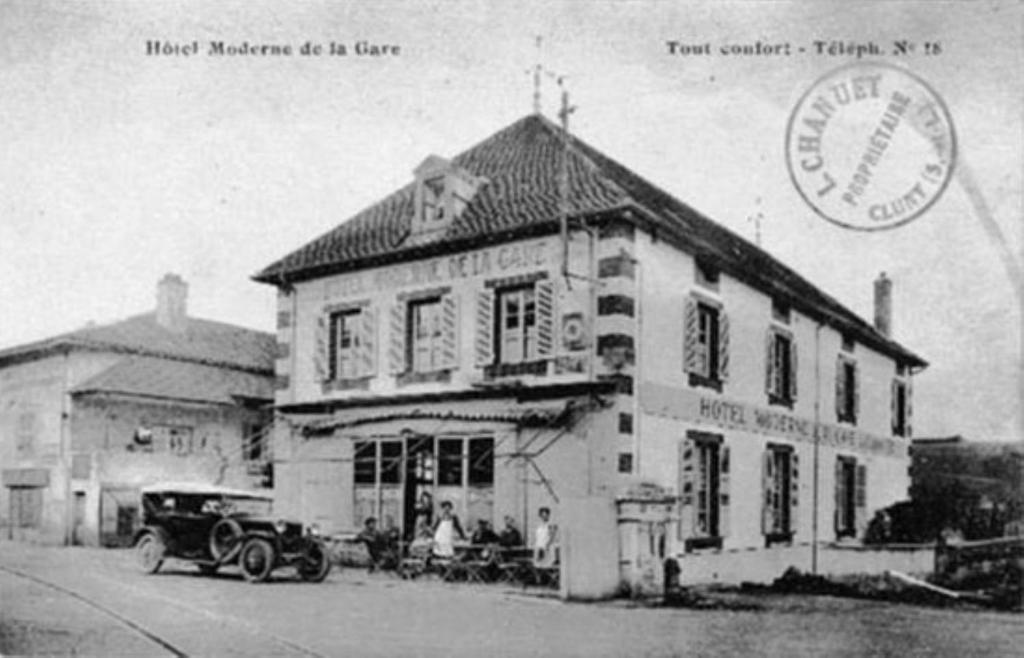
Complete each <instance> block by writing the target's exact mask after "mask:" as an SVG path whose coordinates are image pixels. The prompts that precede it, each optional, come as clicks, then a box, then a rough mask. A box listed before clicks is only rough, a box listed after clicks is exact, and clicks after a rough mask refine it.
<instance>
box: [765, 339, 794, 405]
mask: <svg viewBox="0 0 1024 658" xmlns="http://www.w3.org/2000/svg"><path fill="white" fill-rule="evenodd" d="M796 354H797V351H796V344H795V343H794V342H793V337H792V336H791V335H790V334H789V333H788V332H785V331H780V330H777V329H770V330H769V331H768V347H767V364H768V365H767V373H766V381H765V383H766V388H767V390H768V402H769V403H770V404H782V405H786V406H792V404H793V401H794V400H796V376H797V356H796Z"/></svg>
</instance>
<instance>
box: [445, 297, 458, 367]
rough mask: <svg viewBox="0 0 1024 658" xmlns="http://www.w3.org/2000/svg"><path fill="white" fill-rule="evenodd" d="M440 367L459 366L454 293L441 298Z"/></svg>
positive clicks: (456, 309) (456, 313)
mask: <svg viewBox="0 0 1024 658" xmlns="http://www.w3.org/2000/svg"><path fill="white" fill-rule="evenodd" d="M441 331H442V335H441V369H442V370H454V369H455V368H458V367H459V300H458V299H457V298H456V297H455V296H454V295H445V296H444V297H442V298H441Z"/></svg>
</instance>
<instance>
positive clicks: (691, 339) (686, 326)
mask: <svg viewBox="0 0 1024 658" xmlns="http://www.w3.org/2000/svg"><path fill="white" fill-rule="evenodd" d="M683 370H684V371H686V372H694V373H695V372H697V371H698V370H699V368H698V365H697V302H696V301H694V299H693V298H692V297H687V298H686V302H685V306H684V307H683Z"/></svg>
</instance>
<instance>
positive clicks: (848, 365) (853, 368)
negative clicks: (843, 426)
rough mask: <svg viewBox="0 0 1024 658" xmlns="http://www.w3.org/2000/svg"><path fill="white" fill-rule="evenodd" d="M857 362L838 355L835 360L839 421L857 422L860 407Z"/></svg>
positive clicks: (837, 415) (837, 414)
mask: <svg viewBox="0 0 1024 658" xmlns="http://www.w3.org/2000/svg"><path fill="white" fill-rule="evenodd" d="M857 375H858V373H857V362H856V361H854V360H852V359H850V358H848V357H845V356H843V355H841V354H840V355H839V359H838V361H837V362H836V418H837V419H838V420H839V421H840V422H845V423H852V424H856V423H857V414H858V411H859V407H860V377H858V376H857Z"/></svg>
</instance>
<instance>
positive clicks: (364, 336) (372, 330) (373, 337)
mask: <svg viewBox="0 0 1024 658" xmlns="http://www.w3.org/2000/svg"><path fill="white" fill-rule="evenodd" d="M359 321H360V330H359V375H360V376H362V377H371V376H373V375H376V374H377V309H375V308H371V307H367V308H364V309H363V310H362V312H361V313H360V314H359Z"/></svg>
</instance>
